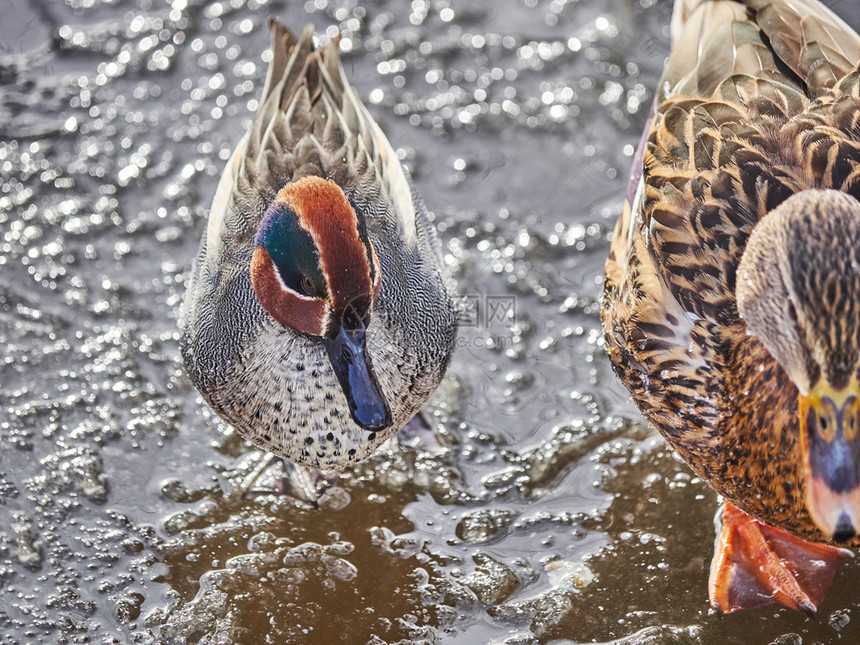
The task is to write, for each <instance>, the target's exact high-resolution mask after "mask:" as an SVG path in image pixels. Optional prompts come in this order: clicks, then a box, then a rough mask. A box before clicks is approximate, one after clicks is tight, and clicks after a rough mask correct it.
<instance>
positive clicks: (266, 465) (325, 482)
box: [242, 453, 338, 507]
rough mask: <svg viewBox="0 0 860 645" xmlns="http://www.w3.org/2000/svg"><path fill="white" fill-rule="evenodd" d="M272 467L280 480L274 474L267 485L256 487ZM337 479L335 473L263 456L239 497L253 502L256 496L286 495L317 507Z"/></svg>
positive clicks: (271, 456) (247, 478)
mask: <svg viewBox="0 0 860 645" xmlns="http://www.w3.org/2000/svg"><path fill="white" fill-rule="evenodd" d="M275 464H279V465H280V470H281V472H280V477H278V476H277V475H276V476H275V478H274V481H273V482H272V483H271V484H270V485H268V486H258V484H259V480H260V479H262V478H263V476H264V475H266V474H267V473H266V471H268V470H269V469H270V468H272V467H273V466H275ZM337 477H338V475H337V473H332V472H329V471H322V470H318V469H316V468H307V467H305V466H300V465H299V464H293V463H290V462H288V461H286V460H284V459H281V458H280V457H276V456H275V455H272V454H268V453H266V454H264V455H263V458H262V459H260V461H259V463H258V464H257V465H256V466H255V467H254V470H253V471H251V473H250V474H249V475H248V477H246V478H245V480H244V482H243V483H242V496H243V497H244V498H245V499H254V498H256V497H258V496H260V495H288V496H290V497H294V498H296V499H298V500H300V501H302V502H306V503H308V504H310V505H311V506H313V507H317V506H318V503H319V500H320V498H322V496H323V494H324V493H325V492H326V491H327V490H328V489H329V488H331V487H332V486H334V484H335V483H336V482H337Z"/></svg>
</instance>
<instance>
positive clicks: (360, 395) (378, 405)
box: [326, 325, 391, 432]
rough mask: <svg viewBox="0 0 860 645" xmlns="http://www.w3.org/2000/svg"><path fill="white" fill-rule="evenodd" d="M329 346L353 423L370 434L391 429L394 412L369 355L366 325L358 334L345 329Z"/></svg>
mask: <svg viewBox="0 0 860 645" xmlns="http://www.w3.org/2000/svg"><path fill="white" fill-rule="evenodd" d="M326 342H327V344H328V357H329V360H330V361H331V364H332V367H333V368H334V373H335V374H336V375H337V380H338V381H339V382H340V387H341V388H342V389H343V393H344V395H345V396H346V400H347V402H348V403H349V411H350V414H352V418H353V420H354V421H355V422H356V423H357V424H358V425H360V426H361V427H362V428H364V429H365V430H368V431H370V432H374V431H376V430H382V429H383V428H386V427H388V426H389V425H391V412H390V411H389V410H388V404H387V403H386V401H385V397H383V396H382V392H381V391H380V389H379V384H378V383H377V382H376V376H375V375H374V373H373V368H372V366H371V364H370V358H369V357H368V355H367V348H366V342H365V327H364V325H362V326H361V327H360V328H359V329H356V330H347V329H344V328H343V327H342V326H341V329H340V331H339V332H338V334H337V336H335V337H334V338H331V339H329V340H328V341H326Z"/></svg>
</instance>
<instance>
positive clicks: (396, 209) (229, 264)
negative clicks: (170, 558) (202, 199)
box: [180, 20, 457, 469]
mask: <svg viewBox="0 0 860 645" xmlns="http://www.w3.org/2000/svg"><path fill="white" fill-rule="evenodd" d="M269 27H270V30H271V34H272V60H271V63H270V65H269V69H268V75H267V79H266V84H265V88H264V89H263V93H262V97H261V98H260V101H259V107H258V109H257V111H256V113H255V115H254V118H253V122H252V123H251V126H250V129H249V130H248V132H247V134H245V136H244V137H243V138H242V139H241V141H240V143H239V145H238V146H237V148H236V150H235V152H234V153H233V155H232V157H231V158H230V160H229V161H228V163H227V167H226V168H225V170H224V174H223V175H222V177H221V180H220V182H219V184H218V187H217V190H216V193H215V198H214V201H213V203H212V208H211V211H210V215H209V221H208V226H207V228H206V231H205V233H204V235H203V238H202V241H201V245H200V251H199V254H198V255H197V258H196V261H195V263H194V267H193V271H192V273H191V277H190V279H189V281H188V285H187V293H186V297H185V302H184V305H183V309H182V313H181V316H180V328H181V347H182V355H183V359H184V362H185V366H186V370H187V372H188V374H189V376H190V378H191V380H192V381H193V383H194V384H195V386H196V387H197V388H198V390H199V391H200V393H201V394H202V395H203V397H204V399H205V400H206V401H207V402H208V403H209V405H210V406H211V407H212V408H213V409H214V410H215V411H216V412H217V413H218V414H219V415H220V416H221V417H223V418H224V419H225V420H226V421H227V422H228V423H230V424H231V425H232V426H233V427H234V428H235V429H236V430H237V431H238V432H239V433H240V434H241V435H242V436H244V437H246V438H247V439H249V440H250V441H252V442H253V443H254V444H256V445H257V446H259V447H261V448H263V449H265V450H267V451H270V452H271V453H273V454H274V455H277V456H278V457H281V458H283V459H286V460H289V461H291V462H295V463H298V464H302V465H306V466H309V467H312V468H322V469H342V468H343V467H345V466H346V465H348V464H350V463H354V462H358V461H360V460H363V459H365V458H367V457H368V456H369V455H370V454H371V453H373V452H374V451H375V450H376V449H377V448H378V447H379V446H380V445H381V444H382V443H383V442H384V441H386V440H387V439H389V438H390V437H392V436H393V435H394V434H395V433H396V432H397V431H398V430H399V429H400V428H401V427H403V426H404V424H406V423H407V422H408V421H409V420H410V419H411V418H412V417H413V416H414V415H415V414H416V412H417V411H418V410H419V408H420V407H421V405H422V404H423V403H424V402H425V400H426V399H427V397H428V396H430V394H431V393H432V392H433V391H434V389H435V388H436V386H437V385H438V384H439V381H440V380H441V378H442V376H443V374H444V372H445V369H446V367H447V365H448V362H449V360H450V357H451V353H452V350H453V346H454V338H455V332H456V324H457V314H456V308H455V306H454V298H453V289H452V285H451V282H450V278H449V276H448V275H447V273H446V270H445V266H444V263H443V259H442V253H441V247H440V244H439V241H438V238H437V236H436V232H435V230H434V227H433V224H432V223H431V217H430V216H429V215H428V212H427V209H426V207H425V205H424V202H423V200H422V198H421V196H420V195H419V194H418V193H417V192H416V190H415V187H414V186H413V184H412V182H411V180H410V178H409V176H408V174H407V172H406V171H405V169H404V168H403V167H402V166H401V163H400V161H399V160H398V158H397V155H396V154H395V152H394V149H393V148H392V147H391V144H390V143H389V142H388V140H387V139H386V137H385V135H384V134H383V133H382V131H381V130H380V128H379V126H378V125H377V124H376V123H375V121H374V120H373V117H372V116H371V115H370V113H369V112H368V111H367V109H366V108H365V106H364V105H363V104H362V103H361V101H360V100H359V99H358V97H357V95H356V92H355V90H354V89H353V88H352V87H351V86H350V85H349V83H348V81H347V79H346V76H345V74H344V70H343V66H342V64H341V61H340V58H339V55H338V41H337V39H335V40H332V41H331V42H329V43H328V44H327V45H326V46H325V47H323V48H322V49H320V50H316V49H315V48H314V43H313V28H312V27H308V28H307V29H305V31H304V32H303V33H302V35H301V37H296V36H295V35H293V34H292V33H291V32H290V31H289V30H288V29H287V28H286V27H284V26H283V25H282V24H281V23H280V22H278V21H276V20H271V21H270V22H269Z"/></svg>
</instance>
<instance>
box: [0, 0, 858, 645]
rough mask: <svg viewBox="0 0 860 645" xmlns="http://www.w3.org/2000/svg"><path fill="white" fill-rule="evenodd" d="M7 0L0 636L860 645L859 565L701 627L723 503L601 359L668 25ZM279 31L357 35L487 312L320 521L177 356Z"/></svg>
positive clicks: (355, 7)
mask: <svg viewBox="0 0 860 645" xmlns="http://www.w3.org/2000/svg"><path fill="white" fill-rule="evenodd" d="M0 1H2V3H3V4H2V6H3V13H2V20H0V347H2V348H3V350H2V352H0V384H1V385H2V388H0V437H2V445H0V450H2V452H0V642H2V643H10V644H11V643H84V642H89V643H301V644H305V643H306V644H329V643H373V644H375V645H377V644H381V643H395V642H407V643H425V642H426V643H443V644H458V645H459V644H469V645H471V644H475V643H499V644H501V643H509V644H511V645H513V644H521V643H522V644H525V643H592V642H612V643H630V644H632V643H650V644H662V643H702V644H714V643H720V644H722V643H738V644H748V643H763V644H767V643H779V644H782V645H789V644H790V645H798V644H801V643H802V644H812V643H822V644H824V643H836V642H844V643H853V642H858V639H860V591H858V588H857V585H856V580H857V579H858V572H860V562H857V563H855V564H852V565H849V566H848V567H846V568H845V569H844V570H843V571H842V572H841V573H840V575H839V576H838V578H837V582H836V584H835V587H834V589H833V591H832V593H831V594H830V595H829V597H828V598H827V600H826V601H825V602H824V604H823V605H822V607H821V610H820V613H819V617H818V618H817V619H816V620H810V619H807V618H806V617H805V616H803V615H801V614H797V613H793V612H790V611H788V610H782V609H776V608H765V609H761V610H758V611H752V612H746V613H742V614H739V615H738V614H736V615H732V616H717V615H714V614H711V613H710V612H709V611H708V608H707V601H706V580H707V568H708V564H709V561H710V556H711V549H712V544H713V539H714V529H713V523H712V517H713V514H714V511H715V509H716V500H715V497H714V495H713V494H712V493H711V492H710V491H709V490H708V488H707V487H706V486H705V485H704V484H703V483H702V482H701V481H699V480H698V479H696V478H694V477H692V475H691V474H690V472H689V471H688V469H687V468H686V467H685V466H684V465H683V464H681V463H680V462H679V460H678V459H676V458H675V457H673V455H672V454H671V453H670V452H669V451H668V450H667V448H666V447H665V446H664V444H663V443H662V441H661V440H660V439H659V438H658V437H656V436H655V435H654V433H653V432H652V431H651V430H650V429H649V428H648V427H647V426H646V425H645V424H644V423H643V422H642V421H641V419H640V417H639V415H638V414H637V412H636V410H635V408H634V407H633V405H632V404H631V403H630V401H629V399H628V397H627V396H626V392H625V391H624V390H623V388H622V387H621V386H620V385H619V384H618V383H617V382H616V381H615V379H614V377H613V376H612V373H611V370H610V368H609V365H608V362H607V359H606V357H605V355H604V352H603V349H602V347H601V341H600V331H599V327H600V325H599V320H598V312H597V301H598V296H599V293H600V281H601V275H602V265H603V261H604V258H605V256H606V253H607V249H608V236H609V235H610V233H611V229H612V226H613V223H614V219H615V217H616V214H617V213H618V212H619V210H620V208H621V205H622V199H623V197H622V195H623V193H624V187H625V181H626V177H625V175H626V172H627V169H628V168H629V165H630V162H631V157H632V154H633V146H634V145H635V143H636V141H637V139H638V135H639V132H640V130H641V127H642V124H643V122H644V119H645V117H646V114H647V106H648V105H649V103H650V100H651V96H652V88H653V87H654V86H655V84H656V81H657V78H658V76H659V73H660V69H661V66H662V63H663V60H664V57H665V55H666V54H667V52H668V35H667V28H666V25H667V23H668V19H669V15H670V11H671V7H670V2H668V1H664V0H579V1H568V2H566V1H565V0H552V1H551V2H546V1H544V0H519V1H514V0H506V1H505V2H494V1H492V0H481V1H477V2H476V1H475V0H471V1H469V2H465V1H461V2H449V1H447V0H415V1H414V2H412V3H411V4H409V3H406V2H402V1H400V2H399V1H395V0H389V1H385V0H380V1H377V2H370V3H356V2H354V1H352V0H312V1H310V2H307V3H301V2H283V1H276V0H272V1H270V2H265V1H261V0H226V1H224V2H195V1H193V0H188V1H186V0H175V1H174V2H173V3H172V4H168V3H165V2H162V1H161V0H137V2H129V1H124V0H115V1H112V0H66V2H64V3H63V2H52V1H48V0H41V2H36V1H26V0H0ZM831 4H832V5H833V7H834V9H835V10H837V11H840V12H843V13H847V12H848V11H849V10H851V11H852V12H853V13H854V14H855V15H854V16H849V17H850V18H852V19H854V24H855V25H857V24H860V11H858V10H857V9H855V8H854V5H851V4H850V3H846V2H834V3H831ZM270 15H272V16H278V17H280V18H281V19H282V20H284V22H286V23H287V24H288V25H290V26H292V27H294V28H295V29H299V28H301V27H302V26H303V25H304V24H305V23H306V22H309V21H311V22H314V23H315V24H316V26H317V28H318V30H320V31H321V32H325V31H326V30H327V29H335V28H339V29H340V30H341V32H342V33H343V34H344V40H343V43H342V48H343V50H344V60H345V64H346V67H347V70H348V73H349V74H350V77H351V78H352V80H353V82H354V83H355V85H356V86H357V88H358V91H359V94H360V95H361V96H362V97H364V98H365V99H366V101H367V102H368V104H369V105H370V108H371V111H372V112H373V113H374V114H375V115H376V116H377V117H378V119H379V121H380V122H381V123H382V124H383V126H384V128H385V130H386V131H387V133H388V134H389V136H390V138H391V141H392V143H393V145H394V146H395V148H397V149H398V151H399V152H400V153H401V155H402V156H403V158H404V159H405V160H406V162H407V163H408V165H409V166H410V167H411V168H412V169H413V174H414V177H415V180H416V182H417V184H418V186H419V187H420V189H421V190H422V192H423V193H424V195H425V197H426V201H427V202H428V204H429V205H430V207H431V208H432V209H433V210H434V211H435V212H436V214H437V221H438V224H439V229H440V231H441V235H442V237H443V239H444V241H445V243H446V245H447V250H448V255H449V259H450V262H451V264H452V266H453V268H454V271H455V275H456V279H457V282H458V284H459V287H460V291H461V292H462V294H463V295H464V296H465V298H464V301H465V302H466V303H467V306H468V307H469V310H468V311H469V312H471V313H472V314H474V315H469V316H467V317H466V319H465V321H464V322H465V324H464V326H463V328H462V330H461V334H460V338H459V342H458V345H459V347H458V352H457V354H456V356H455V358H454V361H453V363H452V366H451V369H450V373H449V376H448V378H447V379H446V381H445V382H444V384H443V386H442V387H441V388H440V389H439V391H438V392H437V394H436V395H435V396H434V397H433V399H432V400H431V403H430V404H429V405H428V406H427V409H426V418H427V420H428V422H429V423H430V425H431V426H432V428H433V430H434V432H433V433H426V432H425V433H423V434H422V433H418V434H414V433H413V434H410V435H408V436H405V437H404V439H403V442H402V443H403V446H402V447H401V448H394V449H392V450H390V451H388V452H384V453H382V454H380V455H379V456H378V457H377V458H375V459H374V460H372V461H371V462H370V463H368V464H366V465H365V466H363V467H362V468H360V469H359V470H357V471H355V472H352V473H348V474H347V475H345V476H344V477H343V478H342V480H341V483H340V488H339V489H338V491H339V492H337V493H335V494H333V495H332V496H330V497H329V499H328V501H325V502H324V503H323V504H322V507H321V508H320V509H319V510H315V509H311V508H309V507H305V506H303V505H301V504H299V503H297V502H295V501H292V500H288V499H280V500H279V499H275V498H273V497H266V496H264V497H260V498H258V499H256V500H253V501H247V500H243V499H242V498H241V496H240V495H238V494H237V492H236V491H237V485H238V483H239V482H240V481H241V479H242V477H243V476H244V474H246V473H247V472H248V471H250V470H251V469H252V468H253V467H254V465H255V464H256V462H257V461H258V460H259V458H260V454H259V453H258V452H256V451H254V450H252V449H251V448H250V447H249V446H248V445H247V444H245V443H244V442H243V441H242V440H241V439H239V438H238V437H237V436H236V435H235V434H233V433H232V432H231V430H230V429H229V427H227V426H225V424H223V423H222V422H220V421H219V420H218V419H217V418H216V417H215V416H214V415H213V414H212V413H211V412H210V411H209V410H208V408H207V407H206V406H205V404H203V402H202V401H201V399H200V397H199V396H198V395H197V394H196V392H195V391H194V390H193V388H192V387H191V386H190V384H189V382H188V380H187V378H186V377H185V376H184V374H183V371H182V367H181V362H180V358H179V352H178V346H177V332H176V315H177V311H178V307H179V303H180V301H181V297H182V294H183V289H184V288H183V284H184V281H185V279H186V277H187V275H188V271H189V269H190V266H191V260H192V257H193V256H194V253H195V250H196V247H197V243H198V239H199V237H200V235H201V232H202V231H203V229H204V226H205V217H206V214H207V209H208V206H209V202H210V201H211V198H212V195H213V193H214V190H215V185H216V182H217V179H218V175H219V173H220V171H221V168H222V167H223V165H224V162H225V160H226V158H227V156H228V155H229V153H230V151H231V149H232V147H233V146H234V145H235V144H236V142H237V141H238V140H239V138H240V136H241V134H242V132H243V130H244V128H245V127H246V125H247V123H248V118H249V117H248V115H249V112H248V110H249V107H253V106H254V105H255V103H256V97H257V94H258V92H259V90H260V88H261V80H262V77H263V74H264V72H265V62H264V60H265V59H264V50H265V49H266V47H267V44H268V37H267V35H266V33H265V31H266V30H265V20H266V18H267V17H268V16H270Z"/></svg>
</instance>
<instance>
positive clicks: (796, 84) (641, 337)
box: [601, 0, 860, 612]
mask: <svg viewBox="0 0 860 645" xmlns="http://www.w3.org/2000/svg"><path fill="white" fill-rule="evenodd" d="M672 26H673V50H672V54H671V55H670V57H669V60H668V63H667V67H666V71H665V73H664V75H663V78H662V80H661V82H660V87H659V93H658V96H657V97H656V99H655V111H654V117H653V120H652V121H651V123H650V124H649V126H648V128H647V130H646V132H645V134H644V136H643V140H642V143H641V145H640V150H639V153H638V155H637V162H636V163H635V164H634V172H633V176H632V177H631V180H630V187H629V190H628V195H627V204H626V205H625V208H624V212H623V213H622V216H621V218H620V220H619V222H618V225H617V226H616V229H615V237H614V240H613V242H612V250H611V253H610V256H609V260H608V261H607V264H606V281H605V293H604V300H603V306H602V312H601V313H602V318H603V323H604V329H605V332H606V340H607V345H608V348H609V354H610V356H611V359H612V362H613V364H614V367H615V371H616V373H617V374H618V376H619V377H620V378H621V379H622V380H623V381H624V383H625V385H626V386H627V387H628V389H629V390H630V392H631V394H632V395H633V398H634V399H635V400H636V402H637V404H638V405H639V407H640V409H641V410H642V412H643V414H644V415H645V416H646V417H647V418H648V419H649V420H650V421H651V422H652V423H654V425H656V426H657V427H658V428H659V429H660V431H661V432H662V434H663V435H664V436H665V437H666V439H667V440H668V441H669V443H670V444H671V445H672V446H673V447H674V448H675V449H676V450H677V451H678V452H679V453H680V454H681V455H682V456H683V457H684V459H685V460H686V461H687V462H688V463H689V464H690V465H691V466H692V468H693V469H694V470H695V471H696V473H698V474H699V475H700V476H701V477H702V478H703V479H705V480H706V481H707V482H709V483H710V485H711V486H712V487H713V488H714V489H715V490H716V491H717V492H718V493H719V494H720V495H722V496H723V497H724V499H725V500H726V505H725V508H724V511H723V525H722V530H721V536H720V539H719V541H718V544H717V553H716V555H715V558H714V563H713V565H712V568H711V584H710V590H711V602H712V604H713V605H714V606H715V607H716V608H718V609H720V610H722V611H732V610H734V609H738V608H743V607H753V606H759V605H762V604H767V603H769V602H780V603H782V604H785V605H787V606H790V607H795V608H799V609H803V610H805V611H807V612H814V611H815V607H816V604H817V602H818V601H819V600H820V598H821V597H822V596H823V593H824V592H825V591H826V588H827V587H828V586H829V584H830V582H831V581H832V578H833V573H834V570H835V566H836V562H837V561H839V560H840V559H842V558H843V557H846V556H847V555H848V554H850V552H846V551H845V550H843V549H837V548H835V547H833V546H828V545H826V544H815V543H813V542H830V543H842V544H857V543H858V540H857V533H858V530H860V437H858V430H857V427H858V413H860V381H858V377H860V203H858V201H857V200H858V199H860V73H858V62H860V37H858V35H857V34H856V33H855V32H854V31H852V30H851V29H850V28H849V27H848V26H847V25H846V24H845V23H843V22H842V21H841V20H840V19H839V18H838V17H836V16H835V15H834V14H833V13H832V12H830V11H829V10H828V9H827V8H826V7H824V6H823V5H821V4H820V3H819V2H817V1H816V0H791V1H790V2H789V1H787V0H786V1H783V0H678V1H677V2H676V5H675V13H674V17H673V25H672ZM774 527H776V528H774ZM795 536H796V537H795ZM801 538H802V539H801ZM804 540H810V541H813V542H805V541H804ZM825 563H826V564H825Z"/></svg>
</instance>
